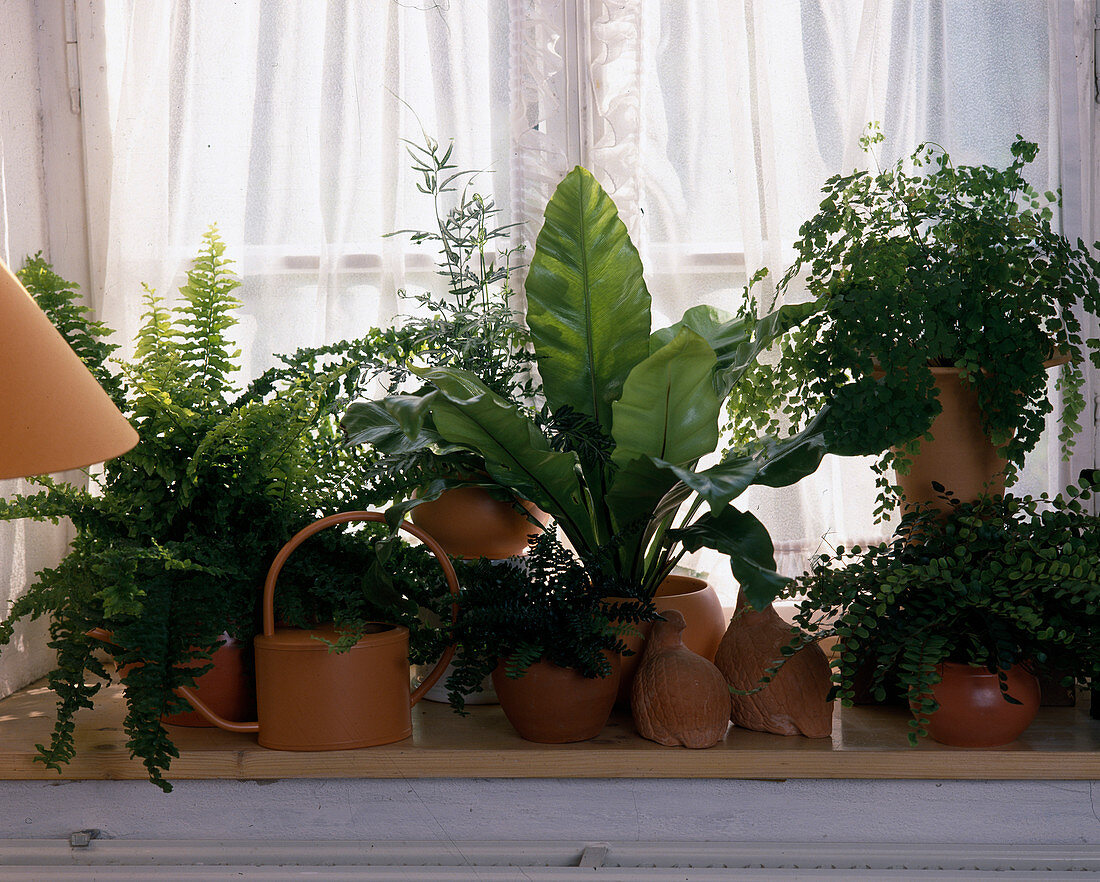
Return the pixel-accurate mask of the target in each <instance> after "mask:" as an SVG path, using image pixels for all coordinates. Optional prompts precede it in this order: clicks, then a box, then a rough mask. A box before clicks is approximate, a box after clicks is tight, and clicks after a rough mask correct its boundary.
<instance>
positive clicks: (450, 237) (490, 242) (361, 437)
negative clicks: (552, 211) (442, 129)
mask: <svg viewBox="0 0 1100 882" xmlns="http://www.w3.org/2000/svg"><path fill="white" fill-rule="evenodd" d="M406 145H407V149H408V153H409V156H410V157H411V159H412V163H413V164H412V168H413V170H414V171H415V172H417V173H418V174H419V175H420V177H421V180H420V181H419V182H418V183H417V189H418V190H419V191H420V192H421V193H424V194H425V195H427V196H430V197H431V198H432V202H433V206H434V209H435V220H436V226H435V229H434V230H399V231H397V232H394V233H390V234H389V235H391V236H397V235H407V236H409V238H410V239H411V241H412V242H414V243H415V244H418V245H419V244H424V243H434V244H436V245H437V246H438V247H439V254H440V261H439V272H438V274H439V275H440V276H442V277H443V278H444V279H446V282H447V291H446V293H445V294H444V295H442V296H436V295H433V294H431V293H423V294H415V295H411V294H409V293H408V292H407V291H405V290H401V291H399V292H398V296H399V298H400V299H401V300H402V301H404V302H405V303H406V304H408V305H410V306H411V305H413V304H416V305H417V306H418V307H419V309H418V311H417V312H416V313H415V314H413V315H407V316H404V317H403V319H402V322H403V323H402V327H401V329H400V334H401V335H402V337H403V339H404V340H405V341H407V352H406V353H405V355H404V357H402V358H400V359H399V360H397V361H396V362H394V361H388V362H385V361H378V360H374V361H373V362H369V363H365V365H364V367H365V368H366V371H365V373H364V377H365V378H367V379H376V380H377V379H385V380H386V382H387V388H388V389H389V391H390V392H391V393H394V392H397V391H398V390H399V389H401V388H403V386H404V385H405V384H407V381H409V380H410V379H411V378H412V373H414V372H415V371H417V370H423V369H427V368H434V367H455V368H460V369H462V370H467V371H470V372H471V373H472V374H474V375H475V376H476V377H478V379H479V380H481V381H482V382H483V383H485V385H486V386H487V387H488V388H490V389H492V390H493V391H494V392H496V393H497V394H499V395H502V396H505V397H508V398H515V399H517V400H519V401H521V402H523V403H524V405H525V406H529V405H530V404H531V403H532V402H533V401H534V399H535V396H536V394H537V391H538V390H537V388H536V386H535V384H534V382H533V372H532V367H533V358H532V355H531V353H530V350H529V340H528V333H527V329H526V327H524V325H523V324H522V323H521V322H520V321H519V320H518V319H517V316H516V313H515V311H514V309H513V306H512V298H513V296H514V295H515V291H514V290H513V289H512V275H513V274H514V273H515V272H516V270H517V268H518V264H517V263H516V260H517V258H518V256H519V255H520V254H521V253H522V251H523V246H522V245H517V246H509V245H508V239H509V236H510V231H511V229H512V228H513V227H514V226H515V224H502V223H500V222H499V220H498V215H499V214H500V209H499V208H497V207H496V205H495V204H494V203H493V201H492V199H491V198H488V197H486V196H484V195H482V194H480V193H478V192H476V190H474V189H473V187H474V184H475V182H476V178H477V176H478V174H480V172H477V171H474V170H468V169H467V170H459V169H458V166H457V165H456V163H455V162H454V161H453V159H452V153H453V150H454V145H453V144H452V145H448V146H447V147H446V149H444V148H443V147H442V146H441V145H440V144H439V142H438V141H437V140H436V139H434V138H432V137H430V136H429V135H427V134H426V133H425V134H424V139H423V143H422V144H416V143H413V142H411V141H409V142H406ZM448 205H449V206H450V207H448ZM361 388H362V389H365V388H366V384H365V383H363V384H361ZM380 423H381V424H380ZM397 428H398V427H396V426H395V425H394V424H393V423H392V421H391V420H390V418H389V417H388V416H387V415H385V414H384V413H382V412H380V411H379V409H378V408H376V407H373V406H372V404H371V403H369V402H362V401H359V402H355V403H353V404H352V405H351V406H350V408H349V409H348V412H347V414H346V415H345V418H344V429H345V431H346V433H347V437H348V441H349V443H350V444H367V445H370V446H372V447H373V448H374V450H376V451H377V453H378V456H377V461H376V464H375V466H374V467H373V468H372V470H371V477H372V479H373V480H374V481H376V482H378V483H380V484H390V485H394V484H396V485H397V486H394V491H395V492H394V493H393V494H392V496H393V498H397V497H398V496H399V495H400V494H399V493H397V492H396V490H397V488H398V486H417V487H420V488H421V493H420V495H419V497H418V498H419V499H420V500H421V501H426V500H428V499H433V498H436V497H437V496H438V495H439V492H440V491H441V489H442V488H443V487H445V486H458V485H462V484H466V485H469V484H478V483H479V482H478V481H477V480H476V479H475V477H474V476H475V475H476V474H477V473H478V462H477V459H476V457H473V456H471V455H469V454H468V453H467V452H466V451H463V450H461V449H459V448H456V447H450V448H447V447H440V446H439V445H431V444H419V445H411V446H410V445H405V444H387V443H386V442H385V440H384V438H385V437H386V436H387V434H388V432H390V431H392V430H395V429H397ZM496 491H498V492H499V491H500V488H499V487H497V488H496Z"/></svg>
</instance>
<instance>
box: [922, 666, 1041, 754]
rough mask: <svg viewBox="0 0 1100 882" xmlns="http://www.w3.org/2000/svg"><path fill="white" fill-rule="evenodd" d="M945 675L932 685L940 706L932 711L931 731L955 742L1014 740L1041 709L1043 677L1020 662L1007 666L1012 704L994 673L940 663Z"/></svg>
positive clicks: (968, 744) (979, 743) (946, 741)
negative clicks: (1005, 696)
mask: <svg viewBox="0 0 1100 882" xmlns="http://www.w3.org/2000/svg"><path fill="white" fill-rule="evenodd" d="M938 670H939V671H940V676H941V677H942V678H943V679H942V680H941V681H940V682H939V683H937V684H936V685H935V686H933V687H932V697H933V698H935V700H936V701H937V702H939V705H940V706H939V709H938V710H937V711H936V712H935V713H933V714H931V715H930V717H929V722H928V735H929V737H931V738H932V739H934V740H935V741H939V742H940V743H941V744H949V745H951V746H952V747H998V746H999V745H1002V744H1008V743H1010V742H1012V741H1015V740H1016V739H1017V738H1018V737H1019V736H1020V735H1021V734H1022V733H1023V731H1024V730H1025V729H1026V728H1027V727H1028V726H1030V725H1031V722H1032V720H1034V719H1035V715H1036V714H1037V713H1038V711H1039V680H1038V678H1037V677H1036V676H1035V675H1034V674H1032V673H1030V672H1029V671H1027V670H1025V669H1024V667H1023V666H1022V665H1013V666H1012V667H1011V668H1009V670H1008V672H1007V674H1008V694H1009V695H1011V696H1012V697H1013V698H1015V699H1016V700H1018V701H1020V702H1021V704H1010V703H1009V702H1007V701H1005V699H1004V696H1003V695H1002V694H1001V688H1000V684H999V682H998V678H997V675H996V674H991V673H990V672H989V671H988V670H986V669H985V668H976V667H971V666H970V665H964V664H958V663H956V662H944V663H943V664H942V665H940V666H939V668H938Z"/></svg>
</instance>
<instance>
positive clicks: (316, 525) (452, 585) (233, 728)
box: [176, 511, 458, 732]
mask: <svg viewBox="0 0 1100 882" xmlns="http://www.w3.org/2000/svg"><path fill="white" fill-rule="evenodd" d="M357 521H370V522H373V523H376V524H382V523H385V521H386V517H385V515H383V514H381V513H379V512H375V511H344V512H340V513H339V514H334V515H329V516H328V517H326V518H321V519H320V520H318V521H314V522H313V523H312V524H310V525H309V526H307V527H303V528H302V529H301V530H299V531H298V532H297V533H295V534H294V535H293V536H292V537H291V538H290V541H289V542H287V543H286V545H284V546H283V547H282V548H281V549H280V551H279V553H278V554H277V555H275V560H273V561H272V562H271V568H270V569H269V570H268V571H267V579H266V580H265V581H264V599H263V617H264V635H265V636H267V637H271V636H272V635H274V633H275V583H276V581H278V578H279V573H280V572H281V571H282V569H283V564H285V563H286V561H287V558H288V557H290V555H291V554H292V553H293V552H294V550H295V549H296V548H297V547H298V546H299V545H301V544H302V543H303V542H305V541H306V540H307V539H308V538H309V537H310V536H313V535H314V534H316V533H320V532H321V531H322V530H325V529H328V528H329V527H332V526H335V525H337V524H347V523H352V522H357ZM399 526H400V527H401V529H402V530H404V531H406V532H407V533H411V534H412V535H413V536H415V537H416V538H417V539H419V540H420V541H421V542H423V543H424V544H425V545H426V546H427V547H428V550H429V551H430V552H431V553H432V554H434V555H435V559H436V560H437V561H438V562H439V565H440V567H442V569H443V576H444V578H445V579H446V580H447V588H448V589H450V592H451V597H452V601H451V622H452V624H453V623H454V622H455V620H456V619H457V618H458V602H457V595H458V576H457V575H456V573H455V568H454V566H453V565H452V564H451V561H450V558H448V557H447V552H445V551H444V550H443V548H442V547H441V546H440V544H439V543H438V542H436V541H435V540H434V539H433V538H432V537H431V536H430V535H428V533H426V532H425V531H424V530H422V529H421V528H420V527H418V526H416V525H415V524H411V523H408V522H405V521H402V522H401V524H400V525H399ZM454 654H455V647H454V644H453V643H452V644H451V645H450V646H448V647H447V648H446V649H445V650H444V652H443V655H442V656H441V657H440V659H439V661H438V662H436V665H435V667H434V668H432V670H431V672H430V673H429V674H428V675H427V676H426V677H424V679H423V680H421V681H420V685H418V686H417V687H416V689H414V690H413V692H412V694H411V695H410V696H409V701H410V705H414V704H416V703H417V702H418V701H420V699H421V698H423V697H424V694H425V693H426V692H427V691H428V690H429V689H431V688H432V687H433V686H434V685H435V684H436V682H438V680H439V678H440V677H442V676H443V672H444V671H445V670H446V669H447V665H448V664H449V663H450V661H451V659H452V658H453V657H454ZM176 692H177V693H178V694H179V695H182V696H183V697H184V698H186V699H187V701H188V702H190V704H191V706H192V707H194V708H195V710H196V711H198V712H199V714H201V715H202V716H203V717H205V718H206V719H207V720H208V721H209V722H211V723H213V724H214V725H215V726H219V727H220V728H222V729H228V730H229V731H230V732H257V731H259V723H256V722H250V723H234V722H231V721H230V720H226V719H223V718H222V717H220V716H218V715H217V714H215V713H214V712H213V711H212V710H210V708H208V707H207V706H206V705H205V704H204V703H203V701H202V700H201V699H200V698H199V697H198V696H197V695H195V693H194V691H193V690H192V689H189V688H188V687H186V686H181V687H180V688H179V689H177V690H176Z"/></svg>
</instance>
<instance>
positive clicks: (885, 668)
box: [792, 478, 1100, 746]
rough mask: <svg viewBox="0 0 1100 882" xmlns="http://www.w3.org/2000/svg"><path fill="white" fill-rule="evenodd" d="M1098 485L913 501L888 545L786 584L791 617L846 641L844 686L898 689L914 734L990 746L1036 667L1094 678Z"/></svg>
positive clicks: (1099, 659) (1021, 700) (1029, 692)
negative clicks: (930, 504) (934, 504)
mask: <svg viewBox="0 0 1100 882" xmlns="http://www.w3.org/2000/svg"><path fill="white" fill-rule="evenodd" d="M1095 489H1096V485H1095V483H1094V482H1093V480H1092V479H1091V478H1089V479H1086V480H1084V481H1083V482H1082V483H1081V484H1080V485H1079V486H1077V487H1071V488H1070V489H1069V490H1068V491H1067V492H1066V493H1065V494H1063V495H1060V496H1057V497H1055V498H1053V499H1049V498H1047V497H1046V496H1042V497H1039V498H1038V499H1035V498H1032V497H1026V496H1025V497H1015V496H1012V495H1007V496H1004V497H996V496H985V497H982V498H981V499H979V500H978V501H976V502H973V503H962V504H958V505H957V506H955V507H953V508H952V509H951V511H950V514H948V515H946V516H944V514H943V513H942V512H940V511H937V510H934V509H929V510H924V511H912V512H909V513H907V514H906V515H905V516H904V517H903V518H902V521H901V525H900V526H899V528H898V530H897V532H896V534H895V536H894V538H893V540H892V541H891V542H890V543H883V544H880V545H877V546H874V547H871V548H858V547H856V548H852V549H850V550H844V549H838V551H837V553H836V555H835V556H833V555H826V556H823V557H822V558H821V559H820V560H818V562H817V563H816V564H815V566H814V567H813V570H812V571H811V572H810V573H808V574H807V575H805V576H803V577H802V578H800V579H799V580H797V582H796V583H795V584H794V585H793V586H792V590H793V591H796V592H799V593H801V594H804V595H805V599H804V600H803V601H802V602H801V605H800V607H799V612H798V614H797V615H796V617H795V623H796V624H797V625H800V626H801V627H802V628H803V629H804V630H805V632H806V633H807V635H808V636H806V637H805V640H806V641H814V640H817V639H820V638H821V637H838V638H839V640H840V643H839V646H840V655H839V658H838V659H837V660H836V661H835V662H834V667H835V673H834V680H835V683H836V687H835V690H834V691H835V693H836V695H837V696H838V697H839V698H841V700H842V701H843V702H844V703H845V704H851V703H853V701H854V700H855V698H856V696H857V694H858V693H860V692H863V691H864V690H866V689H868V688H869V689H870V691H871V693H872V694H873V695H874V696H875V697H876V698H877V699H879V700H883V699H885V698H886V697H887V696H888V695H889V694H890V693H891V692H896V693H900V694H901V695H902V696H903V697H904V698H905V699H906V700H908V702H909V704H910V707H911V709H912V712H913V719H912V721H911V723H910V727H911V734H910V740H911V741H912V742H913V743H915V742H916V739H917V737H919V736H922V735H925V734H930V735H931V736H932V737H933V738H934V739H936V740H939V741H944V742H946V743H949V744H956V745H960V746H978V745H981V746H992V745H995V744H998V743H1007V742H1009V741H1012V740H1013V739H1014V738H1015V737H1016V736H1017V735H1019V734H1020V733H1021V732H1022V731H1023V730H1024V729H1025V728H1026V726H1027V725H1028V723H1029V722H1030V721H1031V719H1032V718H1033V717H1034V715H1035V712H1036V710H1037V709H1038V706H1039V687H1038V682H1037V680H1036V677H1035V672H1036V671H1042V672H1052V671H1059V672H1063V675H1064V676H1065V677H1066V685H1072V683H1073V681H1074V680H1076V681H1077V682H1078V683H1084V682H1085V681H1086V680H1087V679H1089V678H1092V679H1093V680H1094V681H1095V678H1096V677H1097V676H1098V675H1100V518H1097V517H1096V516H1095V515H1090V514H1089V513H1088V512H1087V510H1086V507H1085V506H1086V500H1088V499H1089V497H1090V496H1091V495H1092V494H1093V493H1094V492H1095ZM792 648H797V647H792ZM960 721H961V722H960ZM1002 727H1003V728H1002Z"/></svg>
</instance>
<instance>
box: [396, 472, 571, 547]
mask: <svg viewBox="0 0 1100 882" xmlns="http://www.w3.org/2000/svg"><path fill="white" fill-rule="evenodd" d="M523 507H524V508H525V509H527V511H528V512H529V513H530V514H531V515H532V516H533V517H534V518H535V519H536V520H537V521H538V522H539V523H541V524H542V525H543V526H545V525H546V523H547V522H548V521H549V520H550V516H549V515H548V514H547V513H546V512H544V511H542V510H541V509H540V508H538V507H537V506H536V505H535V504H534V503H531V502H523ZM412 522H413V523H414V524H416V525H417V526H418V527H420V528H421V529H422V530H425V531H426V532H428V533H429V534H430V535H431V537H432V538H433V539H435V541H436V542H438V543H439V544H440V545H441V546H442V547H443V550H444V551H446V552H447V554H449V555H451V557H462V558H470V559H476V558H479V557H487V558H489V559H490V560H500V559H501V558H505V557H512V556H513V555H517V554H522V553H523V552H524V551H526V550H527V541H528V539H529V538H530V537H531V536H535V535H537V534H538V528H537V527H535V526H534V525H533V524H532V523H531V522H530V521H529V520H527V518H525V517H524V516H523V515H522V514H520V513H519V512H518V511H516V509H515V508H514V507H513V506H512V504H511V503H508V502H502V501H501V500H499V499H494V498H493V497H492V496H490V495H489V492H488V491H487V490H485V489H484V488H482V487H455V488H454V489H452V490H445V491H443V493H442V494H440V496H439V498H438V499H433V500H432V501H431V502H422V503H421V504H420V505H418V506H417V507H416V508H414V509H413V510H412Z"/></svg>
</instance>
